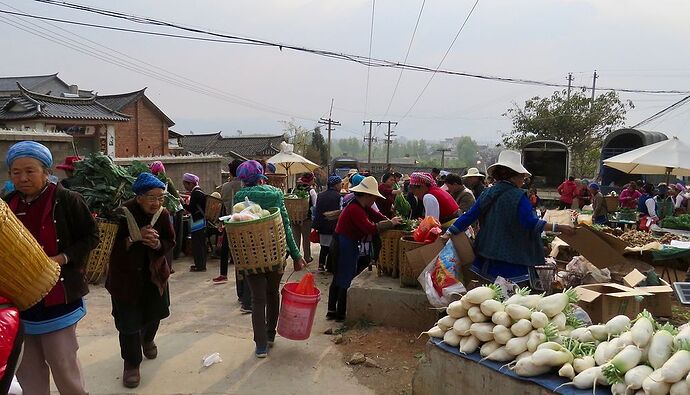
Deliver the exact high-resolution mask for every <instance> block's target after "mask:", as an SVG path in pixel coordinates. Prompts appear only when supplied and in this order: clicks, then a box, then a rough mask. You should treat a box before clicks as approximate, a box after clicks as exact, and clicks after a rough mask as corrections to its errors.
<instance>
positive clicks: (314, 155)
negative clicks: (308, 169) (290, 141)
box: [305, 127, 328, 166]
mask: <svg viewBox="0 0 690 395" xmlns="http://www.w3.org/2000/svg"><path fill="white" fill-rule="evenodd" d="M310 140H311V141H310V144H309V145H308V146H307V149H306V154H305V157H306V158H307V159H309V160H310V161H312V162H314V163H316V164H319V165H321V166H325V165H327V164H328V146H327V145H326V140H325V139H324V138H323V135H322V134H321V129H319V128H318V127H317V128H314V131H313V132H312V133H311V139H310Z"/></svg>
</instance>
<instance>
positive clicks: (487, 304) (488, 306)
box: [479, 299, 505, 317]
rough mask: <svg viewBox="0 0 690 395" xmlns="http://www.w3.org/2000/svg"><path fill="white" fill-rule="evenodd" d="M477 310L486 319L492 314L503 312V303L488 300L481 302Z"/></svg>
mask: <svg viewBox="0 0 690 395" xmlns="http://www.w3.org/2000/svg"><path fill="white" fill-rule="evenodd" d="M479 308H480V309H481V311H482V314H484V315H485V316H487V317H491V316H493V315H494V313H496V312H499V311H504V310H505V306H504V305H503V303H501V302H499V301H498V300H496V299H489V300H485V301H483V302H482V304H480V305H479Z"/></svg>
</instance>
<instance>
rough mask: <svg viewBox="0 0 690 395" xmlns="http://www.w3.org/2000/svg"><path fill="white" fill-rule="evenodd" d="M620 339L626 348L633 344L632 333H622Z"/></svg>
mask: <svg viewBox="0 0 690 395" xmlns="http://www.w3.org/2000/svg"><path fill="white" fill-rule="evenodd" d="M618 338H619V339H621V342H623V344H625V345H626V346H629V345H631V344H633V341H632V333H631V332H630V331H626V332H623V333H621V335H620V336H619V337H618Z"/></svg>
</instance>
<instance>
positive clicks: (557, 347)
mask: <svg viewBox="0 0 690 395" xmlns="http://www.w3.org/2000/svg"><path fill="white" fill-rule="evenodd" d="M544 349H547V350H554V351H567V349H566V348H565V347H563V345H562V344H558V343H556V342H553V341H549V342H546V343H542V344H540V345H539V346H538V347H537V350H544Z"/></svg>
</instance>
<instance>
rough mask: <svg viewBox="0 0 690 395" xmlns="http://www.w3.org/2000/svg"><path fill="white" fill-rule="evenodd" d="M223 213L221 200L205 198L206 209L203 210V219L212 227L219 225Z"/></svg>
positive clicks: (212, 197) (209, 196) (213, 197)
mask: <svg viewBox="0 0 690 395" xmlns="http://www.w3.org/2000/svg"><path fill="white" fill-rule="evenodd" d="M222 211H223V200H222V199H218V198H217V197H215V196H211V195H207V196H206V209H205V210H204V218H206V221H208V222H209V223H210V224H211V225H213V226H218V225H220V221H219V220H218V218H220V214H221V212H222Z"/></svg>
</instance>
